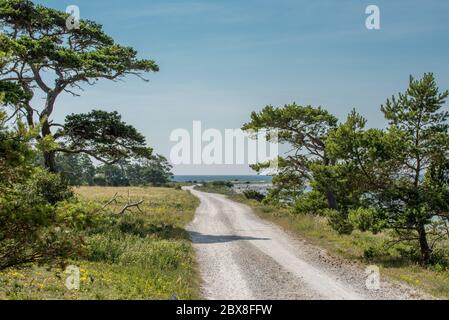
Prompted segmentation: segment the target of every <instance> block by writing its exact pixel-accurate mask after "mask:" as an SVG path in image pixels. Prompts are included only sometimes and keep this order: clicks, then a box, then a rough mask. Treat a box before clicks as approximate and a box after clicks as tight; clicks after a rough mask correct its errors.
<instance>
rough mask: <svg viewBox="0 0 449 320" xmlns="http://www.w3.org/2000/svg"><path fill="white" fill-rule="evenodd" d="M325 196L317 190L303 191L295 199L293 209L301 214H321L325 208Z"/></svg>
mask: <svg viewBox="0 0 449 320" xmlns="http://www.w3.org/2000/svg"><path fill="white" fill-rule="evenodd" d="M327 207H328V206H327V200H326V197H325V196H324V195H323V194H322V193H321V192H319V191H316V190H313V191H310V192H307V193H304V194H303V195H302V196H301V197H299V198H298V199H297V200H296V201H295V205H294V211H295V212H297V213H303V214H323V212H324V210H325V209H326V208H327Z"/></svg>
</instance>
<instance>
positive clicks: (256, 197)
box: [243, 190, 265, 202]
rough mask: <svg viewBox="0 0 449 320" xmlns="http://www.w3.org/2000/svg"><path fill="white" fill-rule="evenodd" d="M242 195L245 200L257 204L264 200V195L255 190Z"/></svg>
mask: <svg viewBox="0 0 449 320" xmlns="http://www.w3.org/2000/svg"><path fill="white" fill-rule="evenodd" d="M243 195H244V196H245V197H246V199H252V200H256V201H258V202H262V201H263V200H264V199H265V195H263V194H262V193H260V192H258V191H256V190H246V191H243Z"/></svg>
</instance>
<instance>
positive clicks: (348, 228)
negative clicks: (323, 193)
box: [324, 209, 354, 234]
mask: <svg viewBox="0 0 449 320" xmlns="http://www.w3.org/2000/svg"><path fill="white" fill-rule="evenodd" d="M324 214H325V215H326V217H327V219H328V221H329V224H330V226H331V227H332V228H333V229H334V230H335V231H337V232H338V233H339V234H351V233H352V231H353V230H354V227H353V226H352V224H351V223H350V222H349V221H348V218H347V217H346V216H345V215H344V214H342V213H341V212H339V211H337V210H331V209H326V210H324Z"/></svg>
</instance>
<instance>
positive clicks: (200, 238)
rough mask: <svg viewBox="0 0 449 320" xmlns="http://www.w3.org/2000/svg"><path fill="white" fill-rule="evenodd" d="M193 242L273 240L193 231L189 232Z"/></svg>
mask: <svg viewBox="0 0 449 320" xmlns="http://www.w3.org/2000/svg"><path fill="white" fill-rule="evenodd" d="M189 234H190V237H191V239H192V242H193V243H197V244H208V243H226V242H233V241H244V240H246V241H251V240H260V241H263V240H271V239H270V238H256V237H246V236H236V235H211V234H203V233H199V232H194V231H191V232H189Z"/></svg>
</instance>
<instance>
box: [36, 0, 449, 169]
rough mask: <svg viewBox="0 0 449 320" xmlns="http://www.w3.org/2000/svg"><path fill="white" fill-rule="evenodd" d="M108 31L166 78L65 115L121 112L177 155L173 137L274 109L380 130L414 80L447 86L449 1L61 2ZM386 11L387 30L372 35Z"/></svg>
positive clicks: (91, 96)
mask: <svg viewBox="0 0 449 320" xmlns="http://www.w3.org/2000/svg"><path fill="white" fill-rule="evenodd" d="M37 2H39V3H42V4H44V5H47V6H49V7H53V8H57V9H61V10H65V8H66V7H67V6H68V5H77V6H78V7H79V8H80V11H81V18H87V19H92V20H95V21H97V22H99V23H101V24H103V26H104V29H105V31H106V32H107V33H109V34H110V35H111V36H113V37H114V39H115V40H116V41H117V42H118V43H121V44H124V45H129V46H133V47H134V48H136V49H137V50H138V52H139V54H140V56H141V57H142V58H151V59H154V60H156V61H157V63H158V64H159V65H160V68H161V71H160V72H159V73H157V74H152V75H150V76H149V78H150V79H151V82H150V83H145V82H142V81H140V80H138V79H136V78H132V77H130V78H127V79H126V80H125V82H119V83H110V82H101V83H99V84H98V85H96V86H94V87H88V88H86V91H85V92H84V93H83V94H82V97H79V98H72V97H70V96H64V97H63V98H62V99H61V100H59V104H58V106H57V113H56V116H57V117H58V118H62V117H63V116H64V115H66V114H68V113H72V112H87V111H89V110H91V109H93V108H97V109H98V108H101V109H105V110H117V111H119V112H120V113H122V114H123V118H124V119H125V120H126V121H127V122H129V123H131V124H133V125H134V126H136V127H137V128H138V129H139V130H140V131H141V132H143V133H144V134H145V136H146V137H147V139H148V142H149V144H150V145H151V146H153V147H154V148H155V150H156V151H157V152H158V153H162V154H164V155H165V156H168V155H169V152H170V148H171V147H172V146H173V143H171V142H170V141H169V135H170V132H171V131H172V130H173V129H176V128H186V129H190V128H191V127H192V121H193V120H201V121H202V122H203V126H204V127H206V128H218V129H224V128H239V127H241V125H242V124H243V123H244V122H246V121H247V120H248V118H249V115H250V112H251V111H253V110H258V109H261V108H262V107H264V106H265V105H267V104H273V105H283V104H285V103H291V102H293V101H296V102H297V103H299V104H312V105H321V106H323V107H325V108H327V109H328V110H330V111H331V112H333V113H334V114H336V115H337V116H339V117H340V118H341V119H342V120H343V119H344V117H345V116H346V115H347V113H348V112H349V111H350V110H351V109H352V108H357V110H358V111H359V112H360V113H362V114H363V115H364V116H366V117H367V118H368V120H369V125H370V126H372V127H382V126H383V125H384V121H383V118H382V115H381V113H380V111H379V106H380V104H382V103H383V102H384V101H385V99H386V98H387V97H389V96H391V95H392V94H396V93H397V92H398V91H402V90H404V89H405V88H406V86H407V82H408V76H409V75H410V74H413V75H416V76H419V75H421V74H422V73H423V72H428V71H431V72H434V73H435V74H436V77H437V80H438V83H439V85H440V87H441V88H442V89H448V88H449V64H448V58H447V57H448V49H449V43H448V38H449V36H448V35H449V22H448V20H447V15H448V13H449V2H448V1H445V0H430V1H418V0H394V1H393V0H389V1H357V0H344V1H343V0H333V1H331V0H320V1H301V0H296V1H294V0H258V1H255V0H249V1H244V0H225V1H216V0H208V1H206V0H196V1H187V0H184V1H180V0H178V1H170V0H158V1H153V0H130V1H122V0H90V1H85V0H70V1H65V0H62V1H61V0H52V1H37ZM370 4H375V5H378V6H379V8H380V12H381V30H378V31H373V30H367V29H366V28H365V19H366V14H365V8H366V7H367V6H368V5H370ZM175 173H177V174H199V173H203V174H242V173H249V171H248V169H247V168H246V167H245V168H243V167H190V166H186V167H177V168H175Z"/></svg>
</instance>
